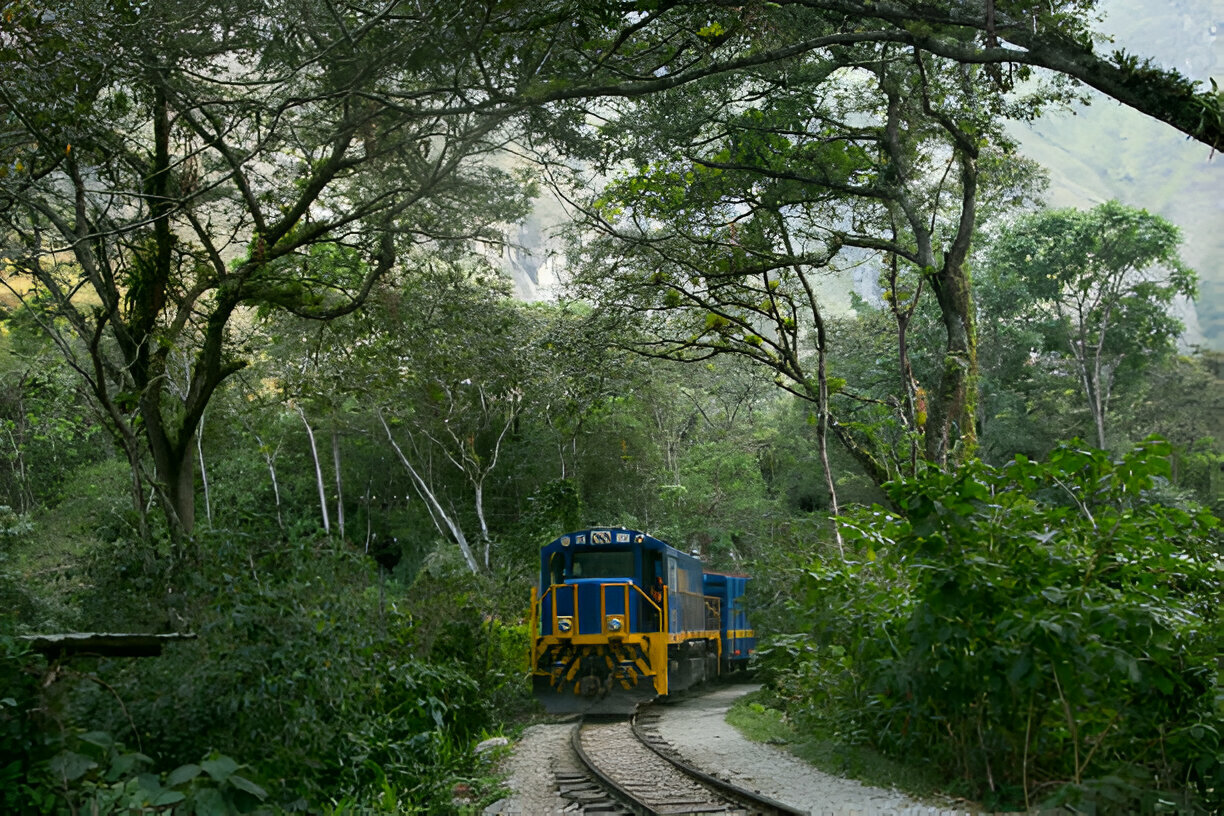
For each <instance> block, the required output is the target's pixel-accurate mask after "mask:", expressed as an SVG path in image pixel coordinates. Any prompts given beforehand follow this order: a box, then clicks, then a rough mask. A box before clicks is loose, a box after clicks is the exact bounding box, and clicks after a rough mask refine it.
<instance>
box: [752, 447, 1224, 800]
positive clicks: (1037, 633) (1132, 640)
mask: <svg viewBox="0 0 1224 816" xmlns="http://www.w3.org/2000/svg"><path fill="white" fill-rule="evenodd" d="M1168 453H1169V449H1168V446H1167V445H1165V444H1164V443H1161V442H1158V441H1149V442H1148V443H1145V444H1144V445H1142V446H1140V447H1138V448H1137V449H1136V450H1135V451H1133V452H1132V453H1130V454H1128V455H1126V456H1124V457H1123V458H1121V459H1120V460H1118V461H1113V460H1111V459H1110V458H1109V456H1108V455H1107V454H1106V453H1104V452H1101V451H1092V450H1084V449H1080V448H1077V447H1074V446H1064V447H1061V448H1059V449H1058V450H1056V451H1055V452H1054V453H1053V454H1052V455H1051V456H1050V458H1049V460H1048V461H1047V462H1046V463H1036V462H1032V461H1029V460H1027V459H1025V458H1024V457H1017V458H1016V460H1015V461H1014V462H1012V463H1010V464H1008V465H1007V466H1005V467H1003V468H998V469H996V468H991V467H987V466H984V465H981V464H974V465H970V466H967V467H965V468H963V469H962V470H961V471H960V472H958V473H955V474H950V473H943V472H939V471H936V470H933V469H932V470H929V471H927V472H926V473H924V474H922V475H921V476H919V477H918V478H915V479H910V480H906V481H900V482H896V483H893V484H892V485H890V487H889V490H890V495H891V497H892V499H893V501H894V502H895V503H896V505H897V507H899V508H900V510H901V512H900V514H899V515H893V514H888V513H885V512H884V511H882V510H880V509H879V508H876V509H875V510H873V511H871V512H870V513H864V514H860V515H859V516H857V517H855V518H853V519H848V520H846V527H845V530H846V532H847V539H848V540H849V541H850V542H851V544H852V546H853V547H855V548H856V549H857V552H858V553H860V555H861V560H859V561H857V562H849V563H837V564H820V565H816V566H813V567H812V568H811V569H809V570H808V571H807V573H806V576H805V581H804V583H805V588H806V595H805V596H804V601H803V604H802V607H803V608H802V614H804V615H805V616H806V618H807V620H808V621H809V622H810V623H811V633H812V634H811V636H810V637H809V638H805V639H802V640H798V641H795V640H792V641H790V642H789V643H781V644H778V645H775V646H774V647H773V649H774V650H775V652H776V651H779V650H780V651H782V652H785V653H787V654H788V655H790V656H793V657H796V658H798V661H797V665H796V667H795V668H792V669H789V670H785V669H783V670H780V671H776V672H775V674H776V675H777V676H776V680H775V683H776V684H777V685H778V687H779V688H780V689H781V690H782V693H783V694H784V695H789V697H790V699H792V700H793V701H798V700H809V701H811V702H809V703H807V704H806V705H807V708H806V709H804V711H805V713H806V714H807V715H808V716H809V717H813V716H816V717H821V718H824V719H825V720H826V722H825V724H826V725H828V724H830V723H831V724H832V725H834V726H835V727H836V728H839V729H840V730H842V731H843V732H844V733H846V734H847V735H850V736H858V737H859V738H862V739H868V740H870V741H872V742H874V743H875V745H876V746H877V747H879V748H881V749H884V750H886V751H888V752H890V753H893V754H898V755H902V754H908V755H910V756H925V757H930V758H931V760H932V761H934V762H936V763H938V764H939V765H940V767H941V768H942V769H943V771H944V772H945V773H946V774H948V775H949V776H960V777H961V778H963V779H965V780H968V784H969V785H970V789H971V792H972V793H975V794H977V795H982V796H985V797H986V798H987V799H988V800H991V804H995V805H1000V806H1010V805H1015V804H1019V803H1024V804H1026V805H1029V804H1032V803H1033V800H1034V799H1035V798H1042V797H1044V798H1047V799H1048V800H1049V801H1051V802H1066V803H1074V804H1080V805H1084V804H1090V805H1092V806H1095V807H1098V808H1099V809H1101V810H1105V811H1117V812H1124V811H1128V810H1132V811H1134V810H1144V811H1151V810H1152V809H1154V808H1157V807H1159V806H1160V805H1159V802H1161V801H1163V802H1166V803H1172V804H1171V805H1170V806H1177V807H1182V808H1186V809H1194V808H1204V809H1205V808H1212V807H1216V808H1218V807H1220V806H1221V805H1222V804H1224V798H1222V797H1224V763H1222V760H1221V755H1222V752H1221V747H1222V743H1221V736H1220V735H1221V733H1222V732H1224V713H1222V712H1221V710H1220V709H1219V707H1218V703H1217V702H1216V696H1217V695H1218V694H1219V691H1218V689H1219V684H1220V678H1219V671H1220V667H1219V665H1218V663H1217V658H1218V656H1219V655H1220V654H1221V653H1222V652H1224V627H1222V625H1221V621H1220V617H1219V614H1218V612H1217V609H1218V605H1219V601H1220V595H1221V582H1220V578H1221V575H1220V572H1221V564H1220V561H1219V551H1218V549H1217V547H1216V538H1215V536H1216V531H1217V524H1218V522H1217V521H1216V519H1215V518H1214V517H1213V516H1211V515H1210V514H1209V513H1206V512H1205V511H1201V510H1196V509H1184V508H1179V507H1169V506H1165V505H1163V504H1161V503H1159V502H1158V501H1156V500H1155V498H1154V495H1153V494H1152V492H1151V490H1152V488H1153V486H1154V485H1155V484H1156V480H1157V479H1158V478H1160V477H1162V476H1163V475H1164V474H1165V472H1166V470H1167V456H1168ZM769 662H770V661H769V656H768V654H767V655H766V656H765V663H766V665H767V666H768V665H769ZM774 662H775V664H776V663H778V661H777V658H776V656H775V660H774ZM797 708H799V709H803V704H800V705H799V706H797Z"/></svg>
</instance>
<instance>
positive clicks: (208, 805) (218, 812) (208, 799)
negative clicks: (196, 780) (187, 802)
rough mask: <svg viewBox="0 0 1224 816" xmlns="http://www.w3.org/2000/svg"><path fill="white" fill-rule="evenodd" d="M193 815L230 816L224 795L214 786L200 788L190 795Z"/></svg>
mask: <svg viewBox="0 0 1224 816" xmlns="http://www.w3.org/2000/svg"><path fill="white" fill-rule="evenodd" d="M191 800H192V805H193V806H194V809H195V816H230V809H229V807H228V806H227V805H226V804H225V797H224V796H222V795H221V791H219V790H217V789H216V788H202V789H200V790H198V791H196V792H195V794H194V795H193V796H192V797H191Z"/></svg>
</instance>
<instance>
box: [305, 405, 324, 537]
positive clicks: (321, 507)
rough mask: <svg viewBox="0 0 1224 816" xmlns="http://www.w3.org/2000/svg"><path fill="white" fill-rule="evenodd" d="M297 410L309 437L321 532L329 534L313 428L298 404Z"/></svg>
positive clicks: (321, 469) (321, 472)
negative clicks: (317, 494)
mask: <svg viewBox="0 0 1224 816" xmlns="http://www.w3.org/2000/svg"><path fill="white" fill-rule="evenodd" d="M297 412H298V416H300V417H301V418H302V424H303V425H305V426H306V436H307V437H308V438H309V439H310V456H311V458H312V459H313V460H314V469H315V485H316V486H317V487H318V489H319V510H320V512H322V514H323V532H324V533H326V534H327V535H331V519H330V518H329V517H328V515H327V490H326V489H324V487H323V467H322V465H320V463H319V448H318V446H317V445H315V435H314V430H313V429H312V428H311V427H310V423H309V422H308V421H306V412H305V411H303V410H302V409H301V407H300V406H299V407H298V409H297Z"/></svg>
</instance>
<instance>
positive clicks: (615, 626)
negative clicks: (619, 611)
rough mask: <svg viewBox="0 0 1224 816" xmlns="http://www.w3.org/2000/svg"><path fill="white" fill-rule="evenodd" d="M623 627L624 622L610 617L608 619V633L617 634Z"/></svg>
mask: <svg viewBox="0 0 1224 816" xmlns="http://www.w3.org/2000/svg"><path fill="white" fill-rule="evenodd" d="M624 625H625V623H624V621H622V620H621V619H620V618H614V617H611V616H609V617H608V631H609V632H619V631H620V630H621V627H623V626H624Z"/></svg>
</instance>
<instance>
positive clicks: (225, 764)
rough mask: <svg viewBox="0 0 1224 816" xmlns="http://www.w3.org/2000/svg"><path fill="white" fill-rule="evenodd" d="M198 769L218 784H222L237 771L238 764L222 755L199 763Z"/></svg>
mask: <svg viewBox="0 0 1224 816" xmlns="http://www.w3.org/2000/svg"><path fill="white" fill-rule="evenodd" d="M200 767H201V768H203V769H204V772H205V773H207V774H208V775H209V776H211V777H212V778H213V779H215V780H217V781H218V782H224V781H225V780H227V779H229V778H230V776H231V775H232V774H233V773H234V771H236V770H238V763H237V762H235V761H234V760H232V759H230V758H229V757H227V756H224V755H222V756H217V757H215V758H213V759H206V760H204V761H203V762H201V763H200Z"/></svg>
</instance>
